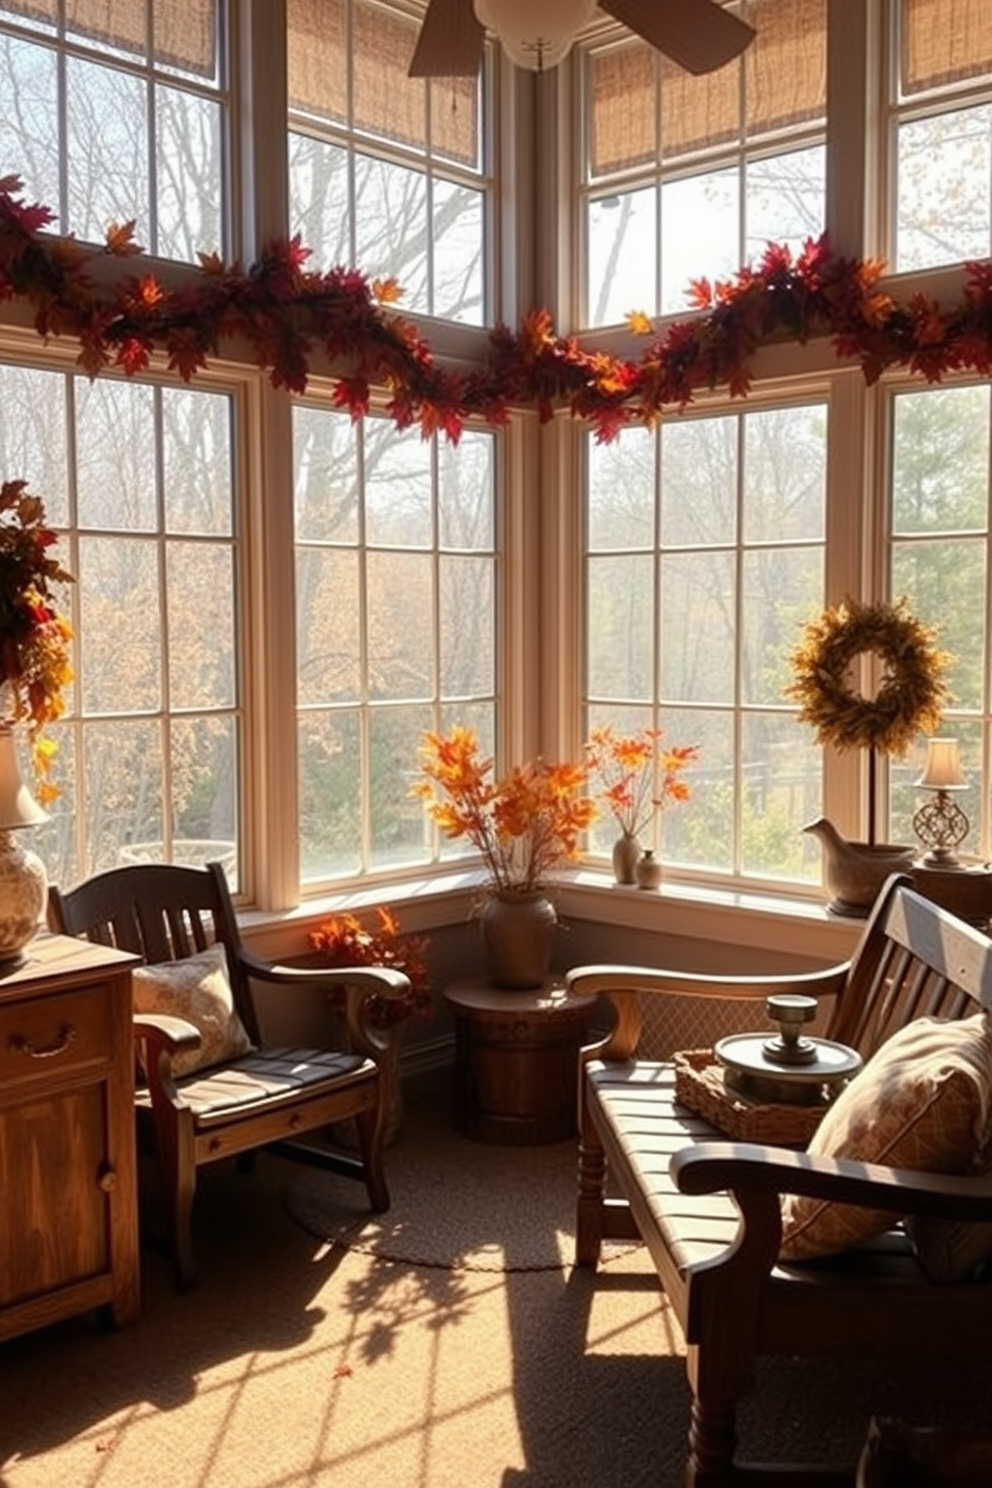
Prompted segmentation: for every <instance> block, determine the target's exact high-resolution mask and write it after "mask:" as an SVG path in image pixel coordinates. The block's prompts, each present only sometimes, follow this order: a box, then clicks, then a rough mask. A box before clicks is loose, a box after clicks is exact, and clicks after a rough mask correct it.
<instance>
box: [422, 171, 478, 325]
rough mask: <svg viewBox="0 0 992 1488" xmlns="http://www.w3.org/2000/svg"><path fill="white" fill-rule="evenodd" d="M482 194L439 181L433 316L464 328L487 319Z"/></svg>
mask: <svg viewBox="0 0 992 1488" xmlns="http://www.w3.org/2000/svg"><path fill="white" fill-rule="evenodd" d="M484 210H485V197H484V196H483V194H482V192H481V191H472V190H471V189H470V188H469V187H467V186H456V185H454V184H453V183H452V182H449V181H437V182H436V183H435V186H434V209H433V212H432V217H431V233H432V238H433V245H434V314H435V315H439V316H442V317H445V318H446V319H448V320H457V321H459V322H460V323H461V324H462V325H482V323H483V320H484V319H485V308H486V306H485V300H484V284H485V275H484V263H483V256H482V245H483V243H484V242H485V232H484V220H483V212H484Z"/></svg>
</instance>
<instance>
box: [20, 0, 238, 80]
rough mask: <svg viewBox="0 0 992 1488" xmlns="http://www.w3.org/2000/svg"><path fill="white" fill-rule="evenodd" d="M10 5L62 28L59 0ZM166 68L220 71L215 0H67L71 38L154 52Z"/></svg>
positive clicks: (25, 0) (140, 54)
mask: <svg viewBox="0 0 992 1488" xmlns="http://www.w3.org/2000/svg"><path fill="white" fill-rule="evenodd" d="M5 9H6V10H9V11H15V12H17V13H18V14H19V15H22V16H26V17H27V18H28V19H29V20H32V21H40V22H41V23H42V24H43V25H48V26H51V27H52V28H53V29H55V28H57V26H58V22H59V12H60V9H61V6H60V4H59V0H5ZM149 19H151V23H152V32H151V57H152V60H153V61H154V62H156V63H158V64H160V65H161V66H164V67H176V68H179V69H181V70H182V71H183V72H191V73H194V74H195V75H196V76H197V77H208V78H214V77H216V75H217V25H216V16H215V5H214V0H169V4H168V5H163V4H153V3H152V0H65V30H66V35H67V36H68V37H70V38H71V37H76V38H77V39H82V40H83V41H86V42H96V43H97V44H98V45H99V44H100V43H103V44H104V45H105V46H110V47H113V48H114V49H115V50H116V51H119V52H124V53H130V54H131V55H132V56H135V57H140V58H142V59H144V58H145V57H147V56H148V54H149V32H148V23H149Z"/></svg>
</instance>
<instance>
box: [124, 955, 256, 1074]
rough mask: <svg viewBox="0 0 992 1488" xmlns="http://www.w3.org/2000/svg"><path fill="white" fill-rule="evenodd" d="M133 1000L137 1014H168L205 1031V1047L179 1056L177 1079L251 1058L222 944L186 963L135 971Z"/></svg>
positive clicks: (174, 1065) (202, 1033)
mask: <svg viewBox="0 0 992 1488" xmlns="http://www.w3.org/2000/svg"><path fill="white" fill-rule="evenodd" d="M132 1000H133V1004H134V1011H135V1012H136V1013H168V1014H170V1015H171V1016H172V1017H174V1018H185V1019H186V1021H187V1023H193V1024H195V1026H196V1027H197V1028H198V1029H199V1030H200V1037H201V1039H202V1043H201V1044H200V1047H199V1048H198V1049H192V1050H190V1051H189V1052H188V1053H186V1054H177V1055H176V1056H175V1058H174V1059H173V1061H172V1069H173V1073H174V1074H177V1075H189V1074H192V1073H193V1071H194V1070H201V1069H207V1068H209V1067H210V1066H211V1065H215V1064H223V1063H225V1061H227V1060H229V1059H240V1057H241V1055H242V1054H250V1053H251V1050H252V1047H253V1045H252V1042H251V1039H250V1038H249V1037H248V1033H247V1030H246V1028H245V1026H244V1024H243V1023H242V1021H241V1019H240V1018H239V1017H238V1015H237V1012H236V1011H235V1008H234V996H233V994H232V992H231V982H230V979H229V977H228V973H227V954H226V952H225V950H224V947H223V945H221V944H220V943H219V942H218V943H217V944H216V945H212V946H208V947H207V949H206V950H205V951H200V952H198V953H197V955H195V956H188V957H186V959H185V960H182V961H161V962H159V963H158V964H157V965H155V966H136V967H135V968H134V972H133V973H132Z"/></svg>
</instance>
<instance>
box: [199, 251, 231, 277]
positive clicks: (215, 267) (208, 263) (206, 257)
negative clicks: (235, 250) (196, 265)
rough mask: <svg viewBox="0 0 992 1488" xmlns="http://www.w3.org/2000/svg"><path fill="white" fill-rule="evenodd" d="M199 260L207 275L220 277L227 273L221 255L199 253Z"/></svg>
mask: <svg viewBox="0 0 992 1488" xmlns="http://www.w3.org/2000/svg"><path fill="white" fill-rule="evenodd" d="M197 258H198V259H199V261H200V268H201V269H202V270H203V272H204V273H205V274H214V275H220V274H223V273H225V272H226V266H225V263H224V260H223V259H222V258H221V256H220V254H219V253H216V252H214V253H198V254H197Z"/></svg>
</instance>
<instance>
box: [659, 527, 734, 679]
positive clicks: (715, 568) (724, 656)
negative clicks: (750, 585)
mask: <svg viewBox="0 0 992 1488" xmlns="http://www.w3.org/2000/svg"><path fill="white" fill-rule="evenodd" d="M735 592H736V585H735V579H734V559H733V554H731V553H721V552H712V553H674V554H668V555H667V556H666V557H665V558H663V559H662V563H661V695H662V699H663V700H664V701H665V702H669V703H685V702H695V703H729V702H731V701H732V700H733V695H734V596H735Z"/></svg>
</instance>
